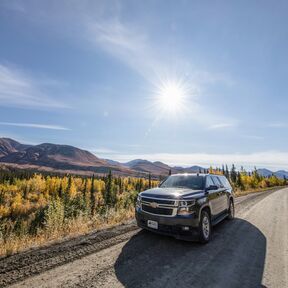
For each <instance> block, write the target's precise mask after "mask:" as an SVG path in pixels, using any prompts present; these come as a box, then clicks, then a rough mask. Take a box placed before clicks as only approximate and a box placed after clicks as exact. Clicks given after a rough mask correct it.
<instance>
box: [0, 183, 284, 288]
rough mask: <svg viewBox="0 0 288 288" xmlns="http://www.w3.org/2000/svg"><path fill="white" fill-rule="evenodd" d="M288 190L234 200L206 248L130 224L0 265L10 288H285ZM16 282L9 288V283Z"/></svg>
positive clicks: (1, 277)
mask: <svg viewBox="0 0 288 288" xmlns="http://www.w3.org/2000/svg"><path fill="white" fill-rule="evenodd" d="M287 221H288V188H285V189H281V190H278V191H274V192H261V193H257V194H250V195H248V196H244V197H239V198H237V199H236V219H235V220H233V221H232V222H231V221H224V222H223V223H221V224H219V225H217V226H216V227H215V228H214V231H213V239H212V241H211V242H210V243H208V244H207V245H201V244H198V243H191V242H184V241H179V240H175V239H173V238H169V237H164V236H159V235H155V234H152V233H150V232H146V231H141V230H139V229H137V228H136V227H135V224H134V223H131V224H128V225H123V226H120V227H117V228H113V229H110V230H108V232H107V231H106V232H105V231H104V232H100V233H99V232H98V233H94V234H93V233H92V234H90V235H88V236H85V237H82V238H81V237H80V238H77V239H74V240H69V241H66V242H64V243H60V244H55V245H53V246H52V247H46V248H43V249H40V250H39V249H38V250H35V251H29V252H26V253H21V254H19V255H15V256H12V257H9V258H6V259H3V260H1V261H0V273H1V274H0V286H3V287H5V286H8V285H9V284H11V287H14V288H16V287H17V288H19V287H29V288H32V287H37V288H39V287H97V288H98V287H109V288H110V287H157V288H159V287H177V288H181V287H226V288H227V287H280V288H282V287H283V288H284V287H288V224H287ZM13 283H14V284H13Z"/></svg>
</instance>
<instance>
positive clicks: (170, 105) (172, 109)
mask: <svg viewBox="0 0 288 288" xmlns="http://www.w3.org/2000/svg"><path fill="white" fill-rule="evenodd" d="M155 94H156V95H155V98H156V99H155V100H156V103H155V104H156V105H157V107H158V109H159V110H160V111H162V112H163V113H169V114H177V113H180V112H181V111H183V110H184V109H185V104H186V100H187V96H188V93H187V87H186V86H185V85H184V83H183V82H182V81H180V80H178V81H176V80H168V81H163V82H161V84H160V85H159V86H158V87H157V88H156V93H155Z"/></svg>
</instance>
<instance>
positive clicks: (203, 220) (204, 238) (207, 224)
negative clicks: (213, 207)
mask: <svg viewBox="0 0 288 288" xmlns="http://www.w3.org/2000/svg"><path fill="white" fill-rule="evenodd" d="M211 230H212V229H211V221H210V216H209V213H208V212H207V211H202V212H201V217H200V223H199V240H200V242H201V243H203V244H205V243H208V242H209V241H210V239H211V232H212V231H211Z"/></svg>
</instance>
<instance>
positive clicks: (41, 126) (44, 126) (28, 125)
mask: <svg viewBox="0 0 288 288" xmlns="http://www.w3.org/2000/svg"><path fill="white" fill-rule="evenodd" d="M0 125H5V126H16V127H26V128H38V129H50V130H71V129H69V128H66V127H63V126H59V125H49V124H36V123H14V122H0Z"/></svg>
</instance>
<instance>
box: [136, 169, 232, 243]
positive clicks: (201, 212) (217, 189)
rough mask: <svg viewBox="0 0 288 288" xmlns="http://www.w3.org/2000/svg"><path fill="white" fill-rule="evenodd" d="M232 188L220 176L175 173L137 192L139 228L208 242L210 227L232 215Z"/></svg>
mask: <svg viewBox="0 0 288 288" xmlns="http://www.w3.org/2000/svg"><path fill="white" fill-rule="evenodd" d="M234 211H235V210H234V199H233V190H232V187H231V185H230V183H229V181H228V180H227V179H226V177H225V176H222V175H213V174H175V175H171V176H169V177H168V178H167V179H166V180H165V181H163V182H162V183H161V184H160V185H159V187H158V188H153V189H149V190H146V191H143V192H141V193H140V194H139V195H138V198H137V203H136V210H135V214H136V220H137V224H138V226H139V227H141V228H144V229H147V230H150V231H153V232H157V233H160V234H165V235H171V236H174V237H175V238H179V239H185V240H192V239H195V238H197V239H199V240H200V242H202V243H207V242H209V240H210V239H211V228H212V225H215V224H217V223H219V222H220V221H222V220H223V219H225V218H228V219H233V218H234Z"/></svg>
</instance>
